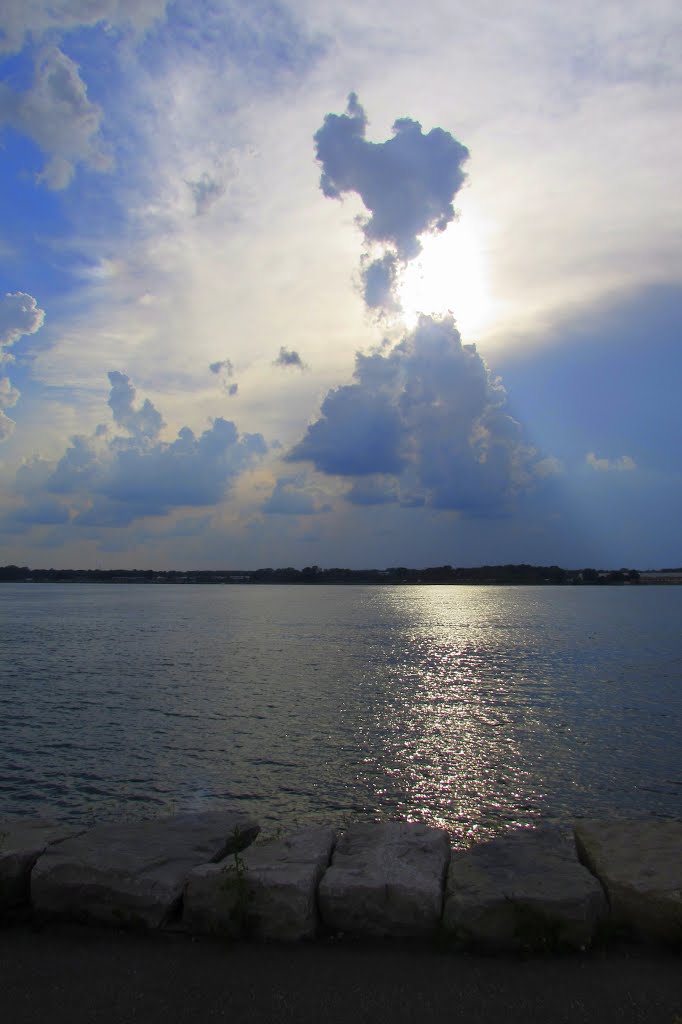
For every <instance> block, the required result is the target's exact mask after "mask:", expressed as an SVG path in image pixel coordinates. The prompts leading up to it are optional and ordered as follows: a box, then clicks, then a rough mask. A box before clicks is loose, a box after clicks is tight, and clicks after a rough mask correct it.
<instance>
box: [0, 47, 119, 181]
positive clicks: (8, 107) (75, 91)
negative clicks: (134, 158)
mask: <svg viewBox="0 0 682 1024" xmlns="http://www.w3.org/2000/svg"><path fill="white" fill-rule="evenodd" d="M101 118H102V110H101V107H99V106H98V105H97V104H96V103H91V102H90V100H89V99H88V95H87V89H86V86H85V83H84V82H83V80H82V78H81V77H80V73H79V70H78V65H77V64H76V63H75V62H74V61H72V60H71V58H70V57H67V55H66V54H65V53H62V51H61V50H60V49H59V48H58V47H56V46H50V47H46V48H45V49H44V50H42V51H41V53H40V54H39V55H38V58H37V60H36V65H35V72H34V78H33V85H32V87H31V88H30V89H29V90H27V91H26V92H22V93H18V92H14V90H12V89H11V88H10V87H9V86H7V85H5V84H4V83H0V126H1V125H2V123H3V122H5V123H7V124H10V125H11V126H12V127H13V128H14V129H16V131H18V132H21V133H22V134H23V135H27V136H28V137H29V138H30V139H33V141H34V142H35V143H37V145H38V146H39V147H40V148H41V150H42V151H43V153H45V154H46V156H47V157H48V161H47V163H46V164H45V167H44V169H43V171H42V172H41V174H40V175H39V176H38V180H39V181H44V182H45V184H46V185H47V187H48V188H50V189H54V190H59V189H64V188H66V187H67V186H68V185H69V184H70V183H71V180H72V178H73V176H74V174H75V170H76V166H77V165H78V164H79V163H84V164H86V165H87V166H89V167H90V168H92V169H93V170H98V171H103V170H107V169H109V168H110V166H111V156H110V154H109V153H108V152H107V150H106V148H105V146H104V144H103V142H102V140H101V138H100V137H99V128H100V121H101Z"/></svg>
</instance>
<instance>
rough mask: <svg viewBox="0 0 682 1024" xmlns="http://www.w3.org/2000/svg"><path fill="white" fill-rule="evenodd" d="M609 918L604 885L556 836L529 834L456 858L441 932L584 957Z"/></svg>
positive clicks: (511, 836) (497, 841) (503, 946)
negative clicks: (600, 925) (581, 950)
mask: <svg viewBox="0 0 682 1024" xmlns="http://www.w3.org/2000/svg"><path fill="white" fill-rule="evenodd" d="M606 912H607V905H606V899H605V896H604V893H603V890H602V887H601V885H600V884H599V882H598V881H597V880H596V879H595V878H593V877H592V875H591V874H590V873H589V871H587V870H586V868H584V867H583V866H582V865H581V864H580V863H579V861H578V857H577V854H576V851H575V847H574V845H573V843H572V842H571V841H570V840H569V839H565V838H564V837H562V836H560V835H559V834H558V833H557V832H554V831H550V830H538V831H528V830H525V829H524V830H522V831H519V832H514V833H510V834H508V835H504V836H500V837H498V838H496V839H493V840H491V841H489V842H485V843H481V844H480V845H479V846H476V847H474V848H473V849H471V850H465V851H458V852H453V855H452V858H451V861H450V869H449V871H448V880H447V890H446V896H445V907H444V910H443V927H444V929H445V930H446V931H449V932H452V933H453V934H454V935H456V936H457V937H458V938H459V939H461V940H462V941H463V942H467V943H472V944H474V945H480V946H485V947H489V948H493V949H495V948H497V949H554V948H560V947H573V948H578V949H579V948H582V947H585V946H587V945H589V943H590V942H591V940H592V938H593V936H594V933H595V930H596V927H597V925H598V923H599V921H600V920H602V919H603V918H604V916H605V915H606Z"/></svg>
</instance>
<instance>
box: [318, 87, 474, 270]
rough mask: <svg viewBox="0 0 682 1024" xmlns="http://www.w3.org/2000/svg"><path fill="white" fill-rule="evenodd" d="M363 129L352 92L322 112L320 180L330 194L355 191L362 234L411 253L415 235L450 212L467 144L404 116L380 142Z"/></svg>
mask: <svg viewBox="0 0 682 1024" xmlns="http://www.w3.org/2000/svg"><path fill="white" fill-rule="evenodd" d="M366 130H367V117H366V115H365V111H364V110H363V108H362V107H361V105H360V103H359V102H358V98H357V96H356V95H355V93H351V94H350V96H349V97H348V107H347V109H346V113H345V114H327V116H326V117H325V119H324V123H323V125H322V127H321V128H320V129H319V131H318V132H317V133H316V135H315V145H316V156H317V159H318V161H319V162H320V164H321V165H322V176H321V179H320V187H321V188H322V191H323V192H324V194H325V195H326V196H329V197H331V198H339V197H341V196H342V195H343V194H344V193H345V192H356V193H357V194H358V195H359V196H360V198H361V199H362V201H363V203H364V204H365V207H366V208H367V210H368V211H369V214H370V216H369V217H367V218H365V219H364V220H363V222H362V227H363V231H364V233H365V238H366V239H367V241H368V242H379V243H383V244H385V245H390V246H392V247H394V248H395V249H396V251H397V253H398V255H399V257H400V258H401V259H402V260H409V259H412V258H413V257H414V256H416V255H417V254H418V253H419V251H420V245H419V240H418V236H419V235H421V234H424V233H425V232H427V231H442V230H443V229H444V228H445V227H446V226H447V225H448V224H449V223H450V221H451V220H453V218H454V216H455V209H454V206H453V199H454V197H455V195H456V194H457V192H458V191H459V189H460V188H461V186H462V184H463V182H464V179H465V174H464V172H463V170H462V164H463V163H464V162H465V161H466V160H467V158H468V156H469V151H468V150H467V148H466V147H465V146H463V145H462V144H461V143H460V142H458V141H457V139H455V138H453V136H452V135H450V133H449V132H446V131H444V130H443V129H442V128H433V129H431V131H430V132H428V133H426V134H424V132H423V131H422V126H421V125H420V124H419V122H418V121H413V120H411V119H410V118H408V117H403V118H399V119H398V120H397V121H395V122H394V124H393V138H391V139H388V141H386V142H378V143H376V142H368V141H367V139H366V138H365V134H366Z"/></svg>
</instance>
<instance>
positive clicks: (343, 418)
mask: <svg viewBox="0 0 682 1024" xmlns="http://www.w3.org/2000/svg"><path fill="white" fill-rule="evenodd" d="M354 377H355V383H354V384H350V385H345V386H342V387H338V388H334V389H332V390H331V391H329V392H328V394H327V396H326V397H325V399H324V401H323V403H322V407H321V411H320V417H319V419H317V420H316V421H315V422H314V423H312V424H311V425H310V426H309V427H308V429H307V431H306V433H305V435H304V437H303V438H302V440H301V441H300V442H299V443H298V444H297V445H295V446H294V448H293V449H292V450H291V451H290V452H289V453H288V455H287V456H286V458H287V460H288V461H290V462H298V461H309V462H312V463H313V465H314V466H315V468H316V469H318V470H319V471H320V472H322V473H326V474H331V475H336V476H342V477H349V478H363V477H365V478H368V480H367V482H366V483H364V484H363V483H362V482H361V481H359V480H357V479H356V480H355V482H354V485H353V488H352V489H351V490H350V492H349V493H348V495H347V497H348V500H349V501H351V502H353V503H355V504H370V503H378V502H379V501H384V502H386V501H388V500H392V496H393V495H395V496H396V498H398V497H399V499H400V500H401V502H403V503H404V504H407V505H418V504H420V503H426V504H429V505H431V506H432V507H435V508H443V509H457V510H459V511H462V512H467V513H468V514H471V515H477V516H482V515H490V514H493V513H495V514H497V513H498V512H499V511H501V510H503V509H504V508H505V507H506V505H507V503H508V500H509V499H510V498H511V497H512V496H513V495H514V494H515V493H516V492H517V491H519V490H522V489H524V488H527V487H529V486H530V485H531V484H533V483H534V482H535V481H537V480H538V479H541V478H542V477H544V476H546V475H547V466H546V462H545V460H541V459H540V458H539V456H538V455H537V453H536V452H535V450H534V449H532V448H531V447H529V446H528V445H527V444H526V443H525V442H524V440H523V437H522V431H521V427H520V425H519V423H518V422H517V421H516V420H515V419H513V417H511V416H510V415H509V413H508V412H507V410H506V394H505V391H504V388H503V387H502V384H501V382H500V381H499V380H498V379H496V378H493V377H492V376H491V375H490V373H489V371H488V368H487V367H486V365H485V363H484V362H483V359H482V358H481V356H480V355H479V354H478V352H477V350H476V347H475V346H474V345H463V344H462V341H461V338H460V335H459V332H458V331H457V328H456V326H455V322H454V320H453V318H452V317H451V316H445V317H442V318H435V317H428V316H422V317H421V318H420V320H419V323H418V325H417V327H416V328H415V329H414V331H412V332H409V333H408V334H406V335H405V337H404V338H403V340H402V341H401V342H400V343H399V344H398V345H396V346H395V347H394V348H393V349H392V350H390V351H389V352H387V353H383V352H381V351H376V352H374V353H372V354H370V355H363V354H361V353H358V354H357V356H356V362H355V373H354ZM392 478H393V479H392Z"/></svg>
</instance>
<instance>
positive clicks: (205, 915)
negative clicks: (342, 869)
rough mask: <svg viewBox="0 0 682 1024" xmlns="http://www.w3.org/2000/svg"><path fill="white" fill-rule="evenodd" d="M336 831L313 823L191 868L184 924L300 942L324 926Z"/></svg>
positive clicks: (199, 929)
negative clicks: (324, 882) (323, 890)
mask: <svg viewBox="0 0 682 1024" xmlns="http://www.w3.org/2000/svg"><path fill="white" fill-rule="evenodd" d="M335 838H336V836H335V833H334V831H333V829H331V828H312V829H306V830H305V831H302V832H298V833H296V834H295V835H292V836H289V837H287V838H285V839H278V840H274V841H272V842H268V843H263V845H256V846H252V847H250V848H249V849H248V850H246V851H245V852H244V853H243V854H240V855H239V857H237V858H235V857H228V858H225V859H223V860H222V861H220V862H219V863H218V864H203V865H201V866H200V867H198V868H195V869H194V871H192V872H191V873H190V876H189V879H188V882H187V888H186V890H185V896H184V900H183V924H184V925H185V927H186V928H187V929H188V930H189V931H192V932H209V933H213V934H219V935H226V936H229V937H231V938H237V937H238V936H239V935H242V934H245V935H248V936H249V937H250V938H256V939H265V940H277V941H280V942H294V941H297V940H300V939H309V938H312V937H313V936H314V935H315V933H316V932H317V929H318V911H317V886H318V883H319V881H320V878H321V877H322V874H323V872H324V871H325V869H326V868H327V866H328V864H329V860H330V857H331V853H332V849H333V847H334V841H335Z"/></svg>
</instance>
